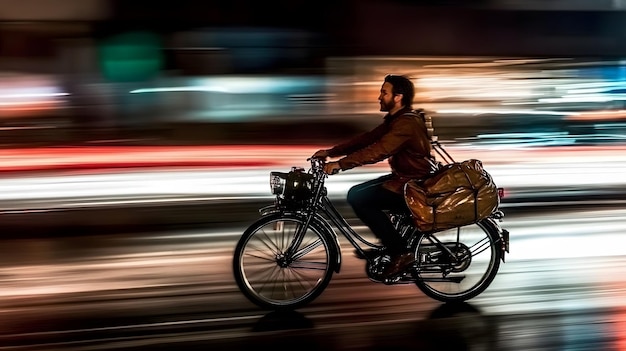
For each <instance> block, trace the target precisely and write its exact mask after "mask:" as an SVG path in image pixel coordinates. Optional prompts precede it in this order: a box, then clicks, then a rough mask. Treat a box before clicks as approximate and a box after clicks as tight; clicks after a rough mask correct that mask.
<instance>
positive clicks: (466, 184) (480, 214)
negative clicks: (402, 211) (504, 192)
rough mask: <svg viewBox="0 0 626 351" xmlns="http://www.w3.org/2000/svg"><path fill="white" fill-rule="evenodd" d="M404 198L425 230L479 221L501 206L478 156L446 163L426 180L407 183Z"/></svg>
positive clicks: (490, 179)
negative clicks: (476, 158)
mask: <svg viewBox="0 0 626 351" xmlns="http://www.w3.org/2000/svg"><path fill="white" fill-rule="evenodd" d="M404 198H405V200H406V203H407V205H408V207H409V209H410V210H411V213H412V214H413V218H414V221H415V224H416V225H417V227H418V229H419V230H420V231H423V232H431V231H440V230H445V229H450V228H454V227H459V226H463V225H467V224H471V223H475V222H478V221H480V220H481V219H483V218H486V217H488V216H489V215H490V214H492V213H493V212H494V211H495V210H496V209H497V208H498V206H499V205H500V197H499V196H498V188H497V187H496V185H495V183H494V182H493V179H492V178H491V175H489V173H487V172H486V171H485V170H484V169H483V165H482V162H481V161H479V160H475V159H470V160H466V161H463V162H453V163H449V164H446V165H443V166H442V167H441V169H440V170H438V171H437V172H436V173H435V174H434V175H433V176H432V177H430V178H427V179H426V180H424V181H418V180H411V181H409V182H408V183H406V184H405V186H404Z"/></svg>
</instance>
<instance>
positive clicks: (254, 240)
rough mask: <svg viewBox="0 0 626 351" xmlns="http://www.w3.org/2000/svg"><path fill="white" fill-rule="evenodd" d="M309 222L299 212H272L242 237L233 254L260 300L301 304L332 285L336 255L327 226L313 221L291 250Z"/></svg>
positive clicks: (244, 286)
mask: <svg viewBox="0 0 626 351" xmlns="http://www.w3.org/2000/svg"><path fill="white" fill-rule="evenodd" d="M304 224H305V222H304V219H303V218H301V217H298V216H291V215H286V216H285V215H281V214H275V215H270V216H267V217H264V218H261V219H259V220H258V221H257V222H255V223H254V224H252V225H251V226H250V227H249V228H248V229H247V230H246V231H245V232H244V233H243V235H242V236H241V238H240V239H239V242H238V243H237V246H236V248H235V253H234V258H233V272H234V276H235V281H236V282H237V285H238V286H239V289H240V290H241V291H242V293H243V294H244V295H245V296H246V297H247V298H248V299H249V300H250V301H252V302H253V303H255V304H256V305H258V306H260V307H263V308H266V309H295V308H298V307H301V306H304V305H306V304H308V303H310V302H311V301H313V300H314V299H315V298H317V297H318V296H319V295H320V294H321V293H322V291H324V289H325V288H326V287H327V286H328V283H329V282H330V279H331V278H332V275H333V271H334V268H335V261H336V259H335V258H334V257H332V253H331V252H332V251H331V249H330V243H329V241H328V237H327V236H325V235H323V233H322V231H320V230H319V229H318V228H317V227H315V226H313V225H309V226H308V228H307V230H306V232H305V233H304V236H303V238H302V241H301V243H300V245H299V246H298V247H297V248H296V249H295V250H293V252H291V253H290V252H288V248H289V246H290V245H291V243H292V241H293V239H294V237H295V234H296V232H297V231H298V230H299V229H300V228H302V227H303V226H304Z"/></svg>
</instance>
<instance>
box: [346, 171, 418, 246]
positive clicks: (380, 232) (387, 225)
mask: <svg viewBox="0 0 626 351" xmlns="http://www.w3.org/2000/svg"><path fill="white" fill-rule="evenodd" d="M389 177H391V174H389V175H384V176H382V177H380V178H376V179H372V180H369V181H367V182H364V183H361V184H357V185H355V186H353V187H352V188H350V190H349V191H348V203H349V204H350V206H352V209H353V210H354V213H355V214H356V215H357V217H359V219H360V220H361V221H362V222H363V223H364V224H365V225H367V226H368V227H369V228H370V230H371V231H372V232H373V233H374V235H375V236H376V237H377V238H378V239H380V241H381V243H382V244H383V245H385V246H386V247H387V250H388V251H389V253H390V254H391V255H397V254H401V253H403V252H405V251H406V249H405V246H406V245H405V243H404V239H402V237H400V234H399V233H398V232H397V231H396V229H395V228H394V227H393V224H392V223H391V221H390V220H389V216H388V215H387V213H386V212H385V211H386V210H387V211H389V210H393V211H399V210H401V211H405V212H406V211H408V208H407V205H406V203H405V202H404V195H403V194H397V193H394V192H393V191H391V190H387V189H385V188H384V187H383V186H382V184H383V183H384V182H385V181H386V180H387V179H389Z"/></svg>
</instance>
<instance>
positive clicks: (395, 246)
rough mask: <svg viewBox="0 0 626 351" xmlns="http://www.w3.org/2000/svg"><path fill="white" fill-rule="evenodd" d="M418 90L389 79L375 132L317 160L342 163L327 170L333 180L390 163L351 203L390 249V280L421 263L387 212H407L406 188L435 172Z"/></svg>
mask: <svg viewBox="0 0 626 351" xmlns="http://www.w3.org/2000/svg"><path fill="white" fill-rule="evenodd" d="M414 96H415V89H414V86H413V83H412V82H411V80H410V79H409V78H408V77H406V76H401V75H387V76H386V77H385V79H384V82H383V84H382V86H381V89H380V95H379V96H378V101H379V102H380V111H382V112H387V114H386V115H385V116H384V117H383V122H382V123H381V124H380V125H378V126H377V127H375V128H374V129H372V130H370V131H368V132H365V133H363V134H361V135H359V136H356V137H354V138H352V139H350V140H348V141H346V142H344V143H340V144H338V145H335V146H333V147H332V148H330V149H322V150H318V151H317V152H315V153H314V154H313V156H312V157H316V158H323V159H326V158H328V157H330V158H339V159H337V160H335V161H331V162H328V163H326V164H325V167H324V172H325V173H326V174H329V175H332V174H336V173H337V172H339V171H346V170H348V169H352V168H355V167H359V166H362V165H366V164H373V163H378V162H380V161H383V160H385V159H388V162H389V166H390V167H391V173H390V174H387V175H384V176H382V177H379V178H376V179H372V180H369V181H367V182H364V183H361V184H357V185H355V186H353V187H352V188H351V189H350V190H349V191H348V195H347V200H348V203H349V204H350V206H352V209H353V210H354V212H355V214H356V215H357V217H358V218H359V219H360V220H361V221H362V222H363V223H364V224H365V225H367V226H368V227H369V228H370V230H371V231H372V232H373V233H374V235H376V237H377V238H378V239H380V241H381V242H382V244H383V245H384V246H385V248H386V250H387V253H388V254H389V255H390V256H391V262H390V264H389V265H388V266H387V267H386V269H385V272H384V274H385V275H386V276H387V277H393V276H395V275H397V274H398V273H400V272H402V271H403V270H404V269H405V268H406V267H408V266H409V265H411V264H412V263H413V262H414V261H415V255H414V254H413V253H412V252H410V251H408V250H407V249H406V245H405V242H404V240H403V239H402V237H401V236H400V234H399V233H398V232H397V231H396V230H395V228H394V227H393V224H392V223H391V221H390V219H389V217H388V215H387V213H386V211H389V210H398V209H402V210H406V209H407V207H406V203H405V200H404V194H403V189H404V184H405V183H406V182H408V181H409V180H411V179H422V178H425V177H426V176H427V175H428V174H429V173H430V172H431V171H432V165H433V164H434V159H433V157H432V155H431V152H432V146H431V138H430V136H429V133H428V127H427V125H426V121H425V120H424V117H423V115H422V114H420V113H416V111H414V110H413V108H412V103H413V98H414Z"/></svg>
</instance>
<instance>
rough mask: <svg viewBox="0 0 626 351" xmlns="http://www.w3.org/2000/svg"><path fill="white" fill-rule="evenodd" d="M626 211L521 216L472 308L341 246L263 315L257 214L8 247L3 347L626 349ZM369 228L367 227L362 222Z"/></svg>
mask: <svg viewBox="0 0 626 351" xmlns="http://www.w3.org/2000/svg"><path fill="white" fill-rule="evenodd" d="M624 218H626V211H625V210H624V209H623V208H621V207H615V206H607V207H604V208H597V209H587V208H585V207H580V208H577V209H569V210H562V209H560V208H553V209H552V210H544V211H541V212H534V213H525V214H521V213H518V214H513V215H511V216H508V217H506V218H505V220H504V222H503V223H502V225H503V226H504V227H505V228H507V229H509V230H510V232H511V253H510V254H509V255H508V256H507V261H506V263H504V264H503V265H502V266H501V270H500V272H499V274H498V276H497V277H496V279H495V281H494V282H493V283H492V285H491V286H490V287H489V288H488V289H487V291H485V292H484V293H483V294H481V295H480V296H478V297H476V298H474V299H472V300H470V301H468V303H466V304H459V305H449V304H441V303H439V302H437V301H434V300H431V299H429V298H428V297H426V296H425V295H423V294H422V293H421V292H420V291H419V290H418V289H417V288H416V287H415V286H414V285H400V286H384V285H381V284H376V283H372V282H370V281H369V280H368V279H367V278H366V276H365V273H364V271H363V262H362V261H360V260H358V259H356V258H354V257H353V256H352V254H351V249H350V247H349V244H347V242H346V241H343V240H342V242H341V245H342V248H343V255H344V260H343V262H344V264H343V266H342V270H341V272H340V273H338V274H336V275H335V276H334V279H333V281H332V282H331V284H330V286H329V287H328V288H327V290H326V291H325V292H324V293H323V294H322V296H320V297H319V298H318V299H317V300H315V301H314V302H313V303H312V304H310V305H309V306H307V307H305V308H302V309H300V310H297V311H293V312H285V313H275V312H270V311H263V310H260V309H259V308H257V307H256V306H254V305H252V304H251V303H250V302H248V301H247V300H246V299H245V298H244V297H243V295H242V294H241V293H240V292H239V291H238V290H237V288H236V285H235V282H234V280H233V278H232V270H231V258H232V252H233V249H234V245H235V242H236V240H237V238H238V236H239V235H240V233H241V231H242V230H243V228H244V227H245V226H246V225H247V223H246V222H245V221H242V222H239V223H238V224H237V225H233V226H232V227H231V228H230V229H229V230H219V231H216V230H212V229H206V228H204V229H203V228H196V229H191V228H190V229H187V230H177V231H161V232H150V233H132V232H125V233H117V234H109V235H88V234H85V235H75V236H58V237H54V238H50V237H41V238H28V239H24V238H20V237H19V235H14V236H12V237H11V236H9V237H7V236H5V237H4V238H3V239H2V245H1V246H0V252H1V257H3V259H2V260H1V261H0V283H1V284H2V287H3V289H1V290H0V295H2V298H1V299H0V315H1V316H2V321H3V322H1V323H0V350H112V349H115V350H208V349H211V350H223V349H228V350H250V349H262V348H265V347H277V345H281V346H280V347H295V348H298V349H302V350H388V349H403V350H497V351H501V350H504V351H508V350H511V351H512V350H607V351H621V350H624V349H625V346H626V333H625V332H624V331H625V330H626V328H625V327H626V299H624V296H626V270H625V268H624V267H626V252H624V249H623V248H624V247H625V246H626V239H625V237H624V235H623V228H624V227H626V220H625V219H624ZM357 230H358V231H360V232H362V231H363V230H364V228H363V227H357Z"/></svg>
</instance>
